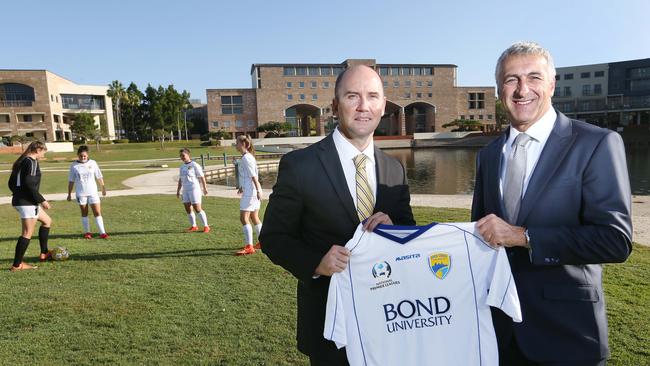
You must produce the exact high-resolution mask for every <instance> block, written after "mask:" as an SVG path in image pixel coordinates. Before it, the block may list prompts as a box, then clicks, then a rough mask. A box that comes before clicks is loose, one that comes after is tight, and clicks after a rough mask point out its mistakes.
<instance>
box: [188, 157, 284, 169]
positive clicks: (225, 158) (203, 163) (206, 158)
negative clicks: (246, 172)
mask: <svg viewBox="0 0 650 366" xmlns="http://www.w3.org/2000/svg"><path fill="white" fill-rule="evenodd" d="M282 156H284V154H283V153H281V154H257V155H255V159H256V160H268V159H274V160H278V159H280V158H282ZM240 157H241V155H227V154H226V153H223V154H218V155H211V154H210V153H207V154H201V155H200V156H199V159H198V161H199V163H200V164H201V167H202V168H203V169H205V161H206V160H215V161H222V162H223V163H224V167H225V166H226V164H228V160H229V159H230V160H232V159H237V158H240ZM258 165H259V164H258Z"/></svg>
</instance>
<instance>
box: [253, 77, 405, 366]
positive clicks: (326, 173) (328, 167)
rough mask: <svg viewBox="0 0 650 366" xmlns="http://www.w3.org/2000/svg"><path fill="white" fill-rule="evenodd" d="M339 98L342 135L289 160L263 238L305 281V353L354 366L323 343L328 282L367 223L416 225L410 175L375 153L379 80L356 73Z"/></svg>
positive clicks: (381, 103)
mask: <svg viewBox="0 0 650 366" xmlns="http://www.w3.org/2000/svg"><path fill="white" fill-rule="evenodd" d="M334 94H335V97H334V100H333V101H332V109H333V111H334V113H335V115H336V116H337V117H338V121H339V124H338V127H337V128H336V129H335V130H334V131H333V132H332V133H331V134H330V135H328V136H327V137H326V138H324V139H323V140H321V141H320V142H318V143H316V144H313V145H311V146H309V147H307V148H305V149H302V150H298V151H294V152H291V153H289V154H287V155H285V156H284V157H283V158H282V160H281V161H280V167H279V170H278V180H277V183H276V184H275V186H274V187H273V193H272V194H271V197H270V199H269V204H268V207H267V209H266V213H265V215H264V225H263V226H262V233H261V236H260V242H261V243H262V250H263V252H264V253H265V254H266V255H268V257H269V258H270V259H271V260H272V261H273V262H274V263H275V264H278V265H280V266H282V267H283V268H285V269H286V270H288V271H289V272H291V273H292V274H293V275H294V276H295V277H296V278H297V279H298V295H297V296H298V334H297V340H298V350H300V351H301V352H302V353H304V354H306V355H308V356H309V359H310V362H311V364H312V365H332V366H336V365H347V364H348V362H347V358H346V356H345V349H341V350H337V349H336V346H335V345H334V343H333V342H331V341H328V340H325V338H324V337H323V328H324V323H325V305H326V302H327V289H328V287H329V280H330V277H329V276H331V275H332V274H333V273H335V272H341V271H342V270H343V269H345V267H346V265H347V262H348V258H349V256H350V252H349V251H348V250H347V249H346V248H345V247H344V245H345V244H346V242H347V241H348V240H349V239H351V238H352V236H353V234H354V231H355V230H356V228H357V226H358V225H359V223H360V222H364V228H365V229H366V230H372V229H374V227H375V226H377V224H380V223H382V224H393V223H395V224H400V225H414V224H415V221H414V220H413V214H412V212H411V207H410V204H409V203H410V195H409V190H408V184H407V181H406V172H405V170H404V167H403V166H402V165H401V164H400V163H399V162H398V161H397V160H395V159H394V158H391V157H389V156H388V155H386V154H385V153H383V152H382V151H381V150H379V149H377V148H376V147H374V145H373V133H374V131H375V128H376V127H377V125H378V124H379V121H380V120H381V117H382V115H383V114H384V108H385V106H386V98H385V97H384V90H383V85H382V82H381V79H380V78H379V75H377V72H376V71H375V70H373V69H371V68H370V67H368V66H361V65H358V66H352V67H350V68H348V69H346V70H345V71H344V72H343V73H342V74H340V75H339V77H338V78H337V80H336V85H335V87H334Z"/></svg>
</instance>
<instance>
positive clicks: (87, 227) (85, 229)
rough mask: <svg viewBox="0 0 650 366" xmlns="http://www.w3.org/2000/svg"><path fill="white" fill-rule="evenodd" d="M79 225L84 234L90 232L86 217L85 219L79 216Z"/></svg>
mask: <svg viewBox="0 0 650 366" xmlns="http://www.w3.org/2000/svg"><path fill="white" fill-rule="evenodd" d="M81 225H83V227H84V233H89V232H90V222H88V216H86V217H83V216H81Z"/></svg>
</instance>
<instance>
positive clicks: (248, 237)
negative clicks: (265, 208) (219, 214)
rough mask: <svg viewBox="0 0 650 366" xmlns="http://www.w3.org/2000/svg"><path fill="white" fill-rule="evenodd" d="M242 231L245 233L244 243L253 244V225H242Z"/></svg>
mask: <svg viewBox="0 0 650 366" xmlns="http://www.w3.org/2000/svg"><path fill="white" fill-rule="evenodd" d="M242 232H243V233H244V244H246V245H253V227H252V226H251V225H250V224H246V225H244V226H242Z"/></svg>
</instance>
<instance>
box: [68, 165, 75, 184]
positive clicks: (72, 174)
mask: <svg viewBox="0 0 650 366" xmlns="http://www.w3.org/2000/svg"><path fill="white" fill-rule="evenodd" d="M74 181H75V171H74V163H72V164H70V171H69V172H68V182H74Z"/></svg>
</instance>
